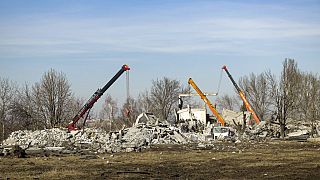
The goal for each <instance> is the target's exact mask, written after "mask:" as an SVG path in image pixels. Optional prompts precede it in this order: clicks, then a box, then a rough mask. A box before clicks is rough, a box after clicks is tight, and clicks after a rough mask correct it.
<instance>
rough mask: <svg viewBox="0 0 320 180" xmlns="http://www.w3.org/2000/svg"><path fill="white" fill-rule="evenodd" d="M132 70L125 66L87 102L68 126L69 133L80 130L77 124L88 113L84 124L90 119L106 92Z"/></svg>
mask: <svg viewBox="0 0 320 180" xmlns="http://www.w3.org/2000/svg"><path fill="white" fill-rule="evenodd" d="M128 70H130V68H129V66H128V65H126V64H125V65H123V66H122V67H121V69H120V70H119V71H118V72H117V74H116V75H114V76H113V78H112V79H111V80H110V81H109V82H108V83H107V84H106V85H105V86H104V87H103V88H102V89H98V90H97V91H96V92H95V93H94V94H93V95H92V96H91V98H90V99H89V100H88V101H87V102H86V104H85V105H84V106H83V107H82V108H81V109H80V110H79V112H78V113H77V114H76V115H75V116H74V118H73V120H72V121H71V122H70V124H69V125H68V126H67V128H68V131H69V132H70V131H73V130H76V129H78V128H77V127H76V123H77V122H78V121H79V120H80V119H81V118H82V117H83V116H84V115H85V114H86V113H87V115H86V117H85V119H84V123H85V121H86V119H87V118H88V115H89V112H90V110H91V108H92V107H93V105H94V104H95V103H96V102H97V101H98V99H99V98H100V97H101V96H102V95H103V93H104V92H106V90H107V89H109V87H110V86H111V85H112V84H113V83H114V82H115V81H116V80H117V79H118V78H119V77H120V76H121V75H122V73H124V72H125V71H128Z"/></svg>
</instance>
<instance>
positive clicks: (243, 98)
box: [222, 66, 260, 124]
mask: <svg viewBox="0 0 320 180" xmlns="http://www.w3.org/2000/svg"><path fill="white" fill-rule="evenodd" d="M222 69H223V70H225V71H226V73H227V75H228V77H229V78H230V80H231V82H232V84H233V85H234V87H235V88H236V90H237V91H238V93H239V95H240V98H241V99H242V101H243V103H244V105H245V107H246V109H247V110H248V111H249V112H250V113H251V114H252V116H253V119H254V120H255V121H256V123H257V124H259V123H260V119H259V117H258V116H257V114H256V112H255V111H254V110H253V108H252V106H251V104H250V103H249V101H248V100H247V98H246V96H245V95H244V93H243V91H242V90H241V89H240V87H239V86H238V85H237V83H236V82H235V81H234V79H233V77H232V76H231V74H230V73H229V71H228V69H227V66H223V67H222Z"/></svg>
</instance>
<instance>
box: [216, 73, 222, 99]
mask: <svg viewBox="0 0 320 180" xmlns="http://www.w3.org/2000/svg"><path fill="white" fill-rule="evenodd" d="M222 71H223V69H221V71H220V78H219V83H218V90H217V96H219V91H220V87H221V80H222Z"/></svg>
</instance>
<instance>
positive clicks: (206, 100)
mask: <svg viewBox="0 0 320 180" xmlns="http://www.w3.org/2000/svg"><path fill="white" fill-rule="evenodd" d="M188 83H189V84H190V85H191V86H192V87H193V89H194V90H196V91H197V93H198V94H199V95H200V97H201V99H202V100H203V101H204V102H205V103H206V104H207V105H208V107H209V108H210V110H211V111H212V113H213V114H214V115H215V116H216V117H217V119H218V121H219V122H220V123H221V125H222V126H224V125H225V121H224V119H223V118H222V116H221V115H220V114H219V113H218V111H217V110H216V109H215V108H214V107H213V105H212V104H211V102H210V101H209V99H208V98H207V97H206V95H204V94H203V93H202V91H201V90H200V89H199V88H198V86H197V85H196V84H195V82H194V81H193V80H192V79H191V78H189V80H188Z"/></svg>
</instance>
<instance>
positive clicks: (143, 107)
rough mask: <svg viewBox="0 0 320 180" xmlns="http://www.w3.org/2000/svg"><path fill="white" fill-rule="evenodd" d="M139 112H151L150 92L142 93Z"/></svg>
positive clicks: (139, 97)
mask: <svg viewBox="0 0 320 180" xmlns="http://www.w3.org/2000/svg"><path fill="white" fill-rule="evenodd" d="M137 103H138V112H139V113H142V112H151V109H152V107H151V104H152V103H151V99H150V93H149V91H148V90H145V91H144V92H142V93H140V94H139V96H138V102H137Z"/></svg>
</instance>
